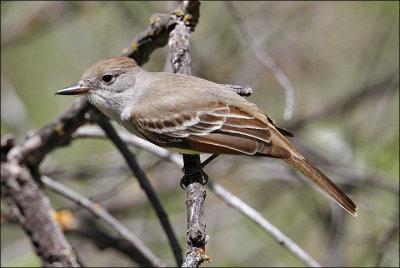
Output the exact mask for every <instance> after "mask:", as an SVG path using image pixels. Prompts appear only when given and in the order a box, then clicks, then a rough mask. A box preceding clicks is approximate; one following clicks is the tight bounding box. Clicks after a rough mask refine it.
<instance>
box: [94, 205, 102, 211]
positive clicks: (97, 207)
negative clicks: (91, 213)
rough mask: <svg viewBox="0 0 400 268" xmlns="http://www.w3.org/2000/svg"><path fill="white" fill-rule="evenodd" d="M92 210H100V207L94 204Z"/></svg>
mask: <svg viewBox="0 0 400 268" xmlns="http://www.w3.org/2000/svg"><path fill="white" fill-rule="evenodd" d="M93 209H94V210H99V209H101V206H100V205H99V204H94V205H93Z"/></svg>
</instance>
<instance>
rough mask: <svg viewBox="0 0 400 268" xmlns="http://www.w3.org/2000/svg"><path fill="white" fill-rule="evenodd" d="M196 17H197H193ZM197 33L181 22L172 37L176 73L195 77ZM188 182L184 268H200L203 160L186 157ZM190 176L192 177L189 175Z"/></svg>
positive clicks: (189, 7)
mask: <svg viewBox="0 0 400 268" xmlns="http://www.w3.org/2000/svg"><path fill="white" fill-rule="evenodd" d="M181 6H182V8H183V13H186V14H187V15H185V17H186V16H187V17H190V16H196V17H197V18H198V14H199V7H200V2H199V1H183V2H182V5H181ZM193 14H194V15H193ZM191 30H193V29H192V28H190V27H188V25H187V24H185V22H184V20H183V21H178V22H177V25H176V26H175V28H174V30H173V31H172V32H171V33H170V36H169V41H168V45H169V47H170V52H169V56H170V57H169V58H170V61H171V65H172V69H173V71H174V73H180V74H186V75H191V67H190V64H191V57H190V53H189V46H190V45H189V39H190V32H191ZM183 162H184V171H185V181H184V185H185V187H186V190H187V191H186V194H187V199H186V200H187V201H186V207H187V226H188V231H187V239H186V244H187V249H186V257H185V260H184V262H183V264H182V267H198V266H199V265H200V264H201V263H202V262H204V260H207V259H208V258H209V257H208V256H206V255H205V254H204V252H205V244H206V238H207V235H206V231H205V228H206V221H205V217H204V202H205V197H206V189H205V187H204V186H203V185H202V183H203V180H204V179H203V174H202V173H201V172H196V173H194V174H193V172H190V170H195V169H198V167H199V166H200V156H198V155H187V154H184V155H183ZM189 172H190V173H189Z"/></svg>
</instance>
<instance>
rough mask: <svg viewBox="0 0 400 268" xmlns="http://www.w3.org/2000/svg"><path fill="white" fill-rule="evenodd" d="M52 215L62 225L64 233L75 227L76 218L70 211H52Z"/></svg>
mask: <svg viewBox="0 0 400 268" xmlns="http://www.w3.org/2000/svg"><path fill="white" fill-rule="evenodd" d="M50 215H51V216H52V217H53V218H54V220H55V221H56V222H57V223H58V224H59V225H60V229H61V230H62V231H65V230H69V229H71V228H73V226H74V225H75V216H74V214H73V213H72V212H71V211H70V210H67V209H64V210H60V211H58V212H56V211H50Z"/></svg>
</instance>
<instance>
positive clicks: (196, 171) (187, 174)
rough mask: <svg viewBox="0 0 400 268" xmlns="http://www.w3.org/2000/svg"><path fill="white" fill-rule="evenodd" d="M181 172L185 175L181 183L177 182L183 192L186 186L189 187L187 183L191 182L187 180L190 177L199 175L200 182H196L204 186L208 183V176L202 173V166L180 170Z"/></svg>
mask: <svg viewBox="0 0 400 268" xmlns="http://www.w3.org/2000/svg"><path fill="white" fill-rule="evenodd" d="M182 172H183V173H184V174H185V175H183V177H182V179H181V181H180V182H179V185H180V186H181V188H182V189H183V190H186V186H187V185H189V183H191V182H192V180H190V179H189V178H190V177H191V176H192V175H195V174H199V173H200V175H201V181H197V180H196V181H197V182H199V183H201V184H202V185H206V184H207V182H208V175H207V174H206V173H205V172H204V171H203V169H202V166H199V167H195V168H190V169H188V168H182Z"/></svg>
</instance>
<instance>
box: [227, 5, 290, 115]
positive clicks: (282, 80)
mask: <svg viewBox="0 0 400 268" xmlns="http://www.w3.org/2000/svg"><path fill="white" fill-rule="evenodd" d="M225 4H226V6H227V7H228V9H229V11H230V12H231V14H232V16H233V18H234V19H235V21H236V22H237V23H238V25H239V29H240V32H241V34H242V35H243V36H244V39H245V40H246V41H247V43H248V44H249V45H250V47H251V49H252V50H253V52H254V54H255V55H256V57H257V58H258V60H259V61H260V62H261V63H263V64H264V65H265V66H266V67H267V68H268V69H269V70H270V71H271V72H272V74H273V75H274V76H275V78H276V80H277V81H278V82H279V84H280V85H281V86H282V87H283V88H284V89H285V96H286V105H285V112H284V114H283V119H285V120H289V119H291V118H292V115H293V108H294V101H295V97H294V88H293V86H292V84H291V83H290V81H289V79H288V78H287V76H286V75H285V74H284V73H283V72H282V70H281V69H280V68H279V66H278V65H277V64H276V63H275V61H274V60H273V59H272V58H271V57H270V56H269V55H268V53H267V52H265V50H264V49H262V48H261V47H260V45H259V44H258V43H257V42H256V40H255V38H254V37H253V35H252V34H251V33H250V31H249V29H248V28H247V27H246V24H245V23H244V21H243V19H242V17H241V16H240V15H239V12H238V11H237V9H236V8H235V7H234V6H233V4H232V3H231V2H230V1H226V2H225Z"/></svg>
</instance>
